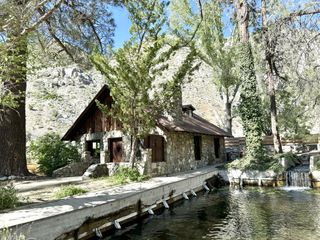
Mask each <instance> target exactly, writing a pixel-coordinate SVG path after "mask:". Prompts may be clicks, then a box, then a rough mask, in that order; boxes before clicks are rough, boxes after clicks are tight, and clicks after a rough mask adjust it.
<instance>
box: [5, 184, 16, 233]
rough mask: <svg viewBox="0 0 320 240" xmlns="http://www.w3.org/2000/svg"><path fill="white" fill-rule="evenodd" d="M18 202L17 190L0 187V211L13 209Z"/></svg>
mask: <svg viewBox="0 0 320 240" xmlns="http://www.w3.org/2000/svg"><path fill="white" fill-rule="evenodd" d="M18 201H19V199H18V196H17V190H16V189H15V188H14V187H13V185H7V186H0V210H3V209H7V208H14V207H16V206H17V204H18ZM0 236H1V233H0Z"/></svg>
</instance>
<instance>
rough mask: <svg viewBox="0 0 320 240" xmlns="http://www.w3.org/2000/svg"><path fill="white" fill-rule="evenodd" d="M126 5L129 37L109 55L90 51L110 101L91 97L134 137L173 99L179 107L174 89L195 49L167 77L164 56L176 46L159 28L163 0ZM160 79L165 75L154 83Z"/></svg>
mask: <svg viewBox="0 0 320 240" xmlns="http://www.w3.org/2000/svg"><path fill="white" fill-rule="evenodd" d="M126 7H127V9H128V12H129V18H130V20H131V22H132V26H131V28H130V33H131V38H130V40H129V41H128V42H126V43H125V44H124V46H123V47H122V48H120V49H118V50H117V51H115V52H113V53H112V58H111V59H107V58H105V57H104V56H102V55H100V54H94V55H93V56H92V62H93V64H94V65H95V67H96V68H97V69H98V70H99V71H100V72H101V73H102V74H103V75H104V76H105V77H106V79H107V84H108V87H109V89H110V94H111V96H112V97H113V99H114V102H113V103H112V107H110V106H104V105H102V104H100V103H99V102H97V105H98V107H99V108H100V109H101V110H102V111H103V113H104V114H105V115H107V116H110V117H113V118H116V119H118V120H120V122H121V123H122V129H123V131H124V132H126V134H128V135H131V136H132V139H133V142H134V141H136V139H137V138H141V137H144V136H145V135H146V134H148V133H149V132H150V130H151V129H152V128H154V127H155V125H156V121H157V119H158V117H159V116H160V115H161V114H163V112H164V111H165V110H168V109H170V108H171V107H172V106H173V105H176V106H179V107H180V103H177V102H176V101H177V94H179V92H180V88H181V84H182V83H183V80H184V78H185V76H186V75H188V74H189V73H190V72H192V70H194V69H195V68H194V67H193V66H192V64H193V60H194V58H195V49H194V48H192V49H191V51H189V53H188V55H187V56H186V58H185V60H184V61H183V62H182V63H181V65H180V67H179V68H178V70H177V71H176V72H175V73H174V74H173V76H172V77H171V78H170V79H167V77H166V75H165V70H167V69H168V67H169V64H168V60H169V59H170V58H171V57H172V56H173V54H174V53H175V52H176V51H177V50H178V48H179V46H178V43H174V44H173V46H169V45H168V44H166V38H165V35H164V33H163V29H162V28H163V26H164V24H165V22H166V14H165V9H166V7H167V2H166V1H153V0H142V1H129V2H128V3H127V4H126ZM162 79H167V81H166V82H165V83H160V81H159V80H162ZM132 146H133V148H134V146H135V144H132ZM133 151H135V149H131V154H130V156H133V154H132V152H133ZM130 161H131V160H130Z"/></svg>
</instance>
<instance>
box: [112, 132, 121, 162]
mask: <svg viewBox="0 0 320 240" xmlns="http://www.w3.org/2000/svg"><path fill="white" fill-rule="evenodd" d="M109 141H110V142H109V149H110V162H121V161H122V138H110V140H109Z"/></svg>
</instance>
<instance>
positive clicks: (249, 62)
mask: <svg viewBox="0 0 320 240" xmlns="http://www.w3.org/2000/svg"><path fill="white" fill-rule="evenodd" d="M238 50H239V55H238V56H239V58H240V59H239V60H240V79H241V82H242V85H241V95H240V97H241V102H240V105H239V112H240V117H241V120H242V124H243V129H244V133H245V137H246V160H247V161H248V165H252V166H259V164H260V163H261V162H263V161H264V160H265V155H266V154H265V151H264V149H263V147H262V131H263V114H262V109H261V99H260V97H259V95H258V92H257V81H256V75H255V69H254V62H253V55H252V52H251V48H250V45H249V44H241V45H239V46H238Z"/></svg>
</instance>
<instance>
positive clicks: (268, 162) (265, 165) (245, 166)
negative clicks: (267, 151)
mask: <svg viewBox="0 0 320 240" xmlns="http://www.w3.org/2000/svg"><path fill="white" fill-rule="evenodd" d="M281 158H285V159H286V160H287V161H288V168H290V167H293V166H295V165H297V164H298V163H299V159H298V156H297V155H296V154H294V153H291V152H289V153H281V154H276V155H274V156H272V157H268V156H265V157H264V161H261V163H260V164H259V165H257V164H252V163H253V161H249V160H247V159H246V157H244V158H242V159H236V160H234V161H232V162H230V163H228V164H227V168H228V169H238V170H243V171H244V170H259V171H268V170H272V171H274V172H276V173H280V172H284V171H286V170H287V169H285V168H284V167H283V166H282V165H281V163H280V159H281ZM249 163H251V164H249Z"/></svg>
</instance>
